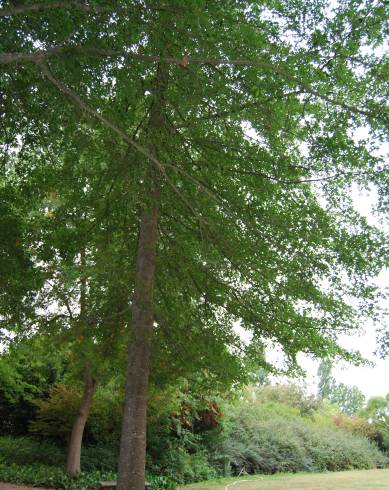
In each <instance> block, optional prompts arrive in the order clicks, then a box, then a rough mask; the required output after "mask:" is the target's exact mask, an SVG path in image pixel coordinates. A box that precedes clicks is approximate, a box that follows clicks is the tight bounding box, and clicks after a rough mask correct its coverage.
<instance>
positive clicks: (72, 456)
mask: <svg viewBox="0 0 389 490" xmlns="http://www.w3.org/2000/svg"><path fill="white" fill-rule="evenodd" d="M95 390H96V381H95V380H94V379H93V377H92V373H91V370H90V368H89V367H87V368H86V369H85V383H84V393H83V395H82V398H81V402H80V408H79V410H78V413H77V416H76V418H75V421H74V424H73V428H72V433H71V435H70V441H69V446H68V454H67V460H66V472H67V473H69V475H72V476H74V475H77V473H80V471H81V445H82V436H83V434H84V428H85V424H86V421H87V419H88V415H89V411H90V407H91V405H92V401H93V395H94V393H95Z"/></svg>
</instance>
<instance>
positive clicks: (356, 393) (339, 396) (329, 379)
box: [318, 360, 365, 415]
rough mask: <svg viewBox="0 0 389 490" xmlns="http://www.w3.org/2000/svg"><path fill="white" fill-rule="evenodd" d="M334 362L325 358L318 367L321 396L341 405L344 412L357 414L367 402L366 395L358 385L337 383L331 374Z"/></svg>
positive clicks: (319, 392)
mask: <svg viewBox="0 0 389 490" xmlns="http://www.w3.org/2000/svg"><path fill="white" fill-rule="evenodd" d="M331 369H332V363H331V362H330V361H328V360H323V361H322V362H321V363H320V366H319V369H318V376H319V386H318V394H319V396H320V398H322V399H324V398H326V399H327V400H329V401H330V402H331V403H335V404H336V405H338V406H339V408H340V410H341V411H342V412H343V413H346V414H348V415H354V414H356V413H357V412H358V411H359V410H361V408H362V407H363V404H364V402H365V395H364V394H363V393H362V392H361V390H360V389H359V388H357V387H356V386H347V385H345V384H344V383H336V381H335V379H334V378H333V376H332V375H331Z"/></svg>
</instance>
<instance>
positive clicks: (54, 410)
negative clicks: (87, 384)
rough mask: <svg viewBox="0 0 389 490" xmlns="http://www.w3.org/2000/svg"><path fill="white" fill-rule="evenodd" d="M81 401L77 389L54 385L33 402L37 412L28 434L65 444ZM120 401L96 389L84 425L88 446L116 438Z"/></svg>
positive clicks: (106, 391) (108, 392)
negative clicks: (44, 396) (49, 438)
mask: <svg viewBox="0 0 389 490" xmlns="http://www.w3.org/2000/svg"><path fill="white" fill-rule="evenodd" d="M80 398H81V392H80V389H79V388H77V387H74V386H73V387H72V386H65V385H58V384H57V385H53V386H52V387H51V388H50V390H49V393H48V397H47V398H45V399H38V400H34V402H33V403H34V405H35V406H36V407H37V408H38V410H37V413H36V416H35V419H34V420H33V421H32V422H31V423H30V431H31V432H32V433H35V434H40V435H43V436H51V437H55V438H57V439H58V440H60V441H62V442H66V441H67V439H68V436H69V434H70V431H71V428H72V424H73V421H74V418H75V415H76V414H77V411H78V408H79V403H80ZM120 410H121V406H120V401H119V398H118V395H117V393H116V394H115V393H114V392H113V391H112V390H111V389H105V390H104V389H98V390H97V392H96V395H95V397H94V400H93V404H92V407H91V411H90V416H89V418H88V421H87V426H86V434H85V441H86V442H87V443H88V442H89V443H94V444H96V443H99V444H103V443H107V442H108V443H112V440H114V439H115V438H116V439H117V437H118V432H119V427H120V417H121V415H120Z"/></svg>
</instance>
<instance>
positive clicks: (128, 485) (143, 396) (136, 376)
mask: <svg viewBox="0 0 389 490" xmlns="http://www.w3.org/2000/svg"><path fill="white" fill-rule="evenodd" d="M166 86H167V69H166V67H164V66H161V65H159V67H158V72H157V77H156V92H155V99H154V103H153V106H152V109H151V114H150V139H151V141H154V143H152V146H151V152H152V154H153V155H155V156H156V157H157V156H158V150H157V142H160V141H162V139H163V131H164V126H165V115H164V107H165V97H164V95H165V90H166ZM158 179H159V177H158V176H157V169H156V168H153V167H152V168H151V169H150V172H149V182H148V183H147V184H148V188H146V192H147V193H148V195H147V196H146V195H145V200H146V202H147V203H148V204H146V205H145V207H144V209H143V211H142V213H141V218H140V230H139V238H138V251H137V259H136V273H135V289H134V298H133V304H132V333H133V338H132V339H131V341H130V343H129V346H128V367H127V377H126V391H125V399H124V412H123V422H122V433H121V439H120V455H119V468H118V480H117V487H116V488H117V490H144V488H145V463H146V418H147V395H148V381H149V359H150V347H151V335H152V332H153V324H154V311H153V291H154V277H155V262H156V249H157V241H158V205H159V197H160V184H159V180H158Z"/></svg>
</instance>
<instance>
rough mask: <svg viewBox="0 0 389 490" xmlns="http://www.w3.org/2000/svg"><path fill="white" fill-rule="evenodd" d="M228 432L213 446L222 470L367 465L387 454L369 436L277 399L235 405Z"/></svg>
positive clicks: (349, 467)
mask: <svg viewBox="0 0 389 490" xmlns="http://www.w3.org/2000/svg"><path fill="white" fill-rule="evenodd" d="M228 425H229V433H228V434H227V435H225V436H224V439H223V440H221V441H220V444H219V446H218V445H216V446H215V447H214V448H213V459H214V461H215V465H216V466H217V467H218V468H219V471H225V468H226V465H227V466H228V465H230V466H231V469H232V472H233V473H239V471H241V470H242V469H245V470H246V471H247V472H249V473H275V472H279V471H280V472H283V471H289V472H297V471H324V470H329V471H340V470H347V469H352V468H355V469H368V468H374V467H376V466H377V464H382V463H383V462H384V461H385V457H384V456H383V454H382V453H381V452H380V451H379V450H378V448H377V447H376V446H375V445H373V444H371V443H370V442H369V441H368V440H367V439H365V438H363V437H360V436H356V435H353V434H351V433H347V432H345V431H343V430H340V429H337V428H335V427H333V428H329V427H320V426H315V424H314V423H313V422H312V421H311V420H309V419H307V418H304V417H301V416H299V415H296V414H295V413H293V410H291V409H290V407H286V406H285V405H283V406H281V405H280V404H276V403H270V402H268V403H262V404H261V403H257V402H252V403H247V402H243V403H240V405H239V406H238V407H236V408H234V409H231V414H230V421H229V424H228Z"/></svg>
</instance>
